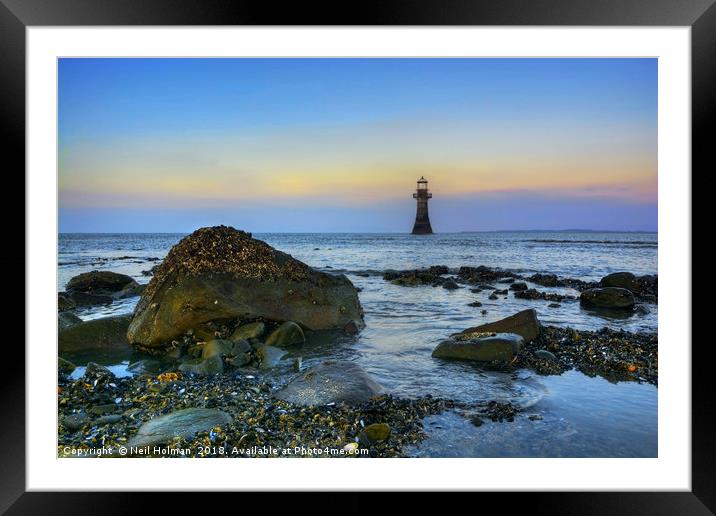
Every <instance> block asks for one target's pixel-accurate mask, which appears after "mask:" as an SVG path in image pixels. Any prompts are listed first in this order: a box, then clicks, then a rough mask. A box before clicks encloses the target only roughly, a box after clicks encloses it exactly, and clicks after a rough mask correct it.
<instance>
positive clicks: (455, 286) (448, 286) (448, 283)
mask: <svg viewBox="0 0 716 516" xmlns="http://www.w3.org/2000/svg"><path fill="white" fill-rule="evenodd" d="M443 288H444V289H447V290H455V289H458V288H460V285H458V284H457V283H456V282H455V280H451V279H449V280H447V281H445V282H444V283H443Z"/></svg>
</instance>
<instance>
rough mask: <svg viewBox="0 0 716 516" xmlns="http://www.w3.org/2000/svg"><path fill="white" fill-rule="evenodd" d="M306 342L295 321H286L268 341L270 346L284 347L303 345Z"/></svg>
mask: <svg viewBox="0 0 716 516" xmlns="http://www.w3.org/2000/svg"><path fill="white" fill-rule="evenodd" d="M305 341H306V337H305V335H304V334H303V330H302V329H301V327H300V326H299V325H298V324H296V323H295V322H293V321H286V322H285V323H283V324H282V325H281V326H279V327H278V328H276V329H275V330H274V331H273V332H272V333H271V335H269V336H268V338H267V339H266V344H267V345H269V346H276V347H283V346H293V345H296V344H302V343H304V342H305Z"/></svg>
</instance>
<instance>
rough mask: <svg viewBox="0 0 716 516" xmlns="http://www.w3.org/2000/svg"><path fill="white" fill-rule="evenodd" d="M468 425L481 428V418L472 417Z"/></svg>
mask: <svg viewBox="0 0 716 516" xmlns="http://www.w3.org/2000/svg"><path fill="white" fill-rule="evenodd" d="M470 423H472V424H473V425H475V426H482V424H483V421H482V418H481V417H480V416H472V417H471V418H470Z"/></svg>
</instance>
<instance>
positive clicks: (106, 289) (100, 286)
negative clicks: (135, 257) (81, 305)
mask: <svg viewBox="0 0 716 516" xmlns="http://www.w3.org/2000/svg"><path fill="white" fill-rule="evenodd" d="M136 285H137V282H136V281H134V279H132V277H131V276H127V275H126V274H118V273H116V272H112V271H91V272H83V273H82V274H80V275H78V276H75V277H73V278H71V279H70V281H68V282H67V291H68V292H85V293H90V292H92V293H99V294H111V293H114V292H119V291H120V290H123V289H125V288H127V287H129V286H136Z"/></svg>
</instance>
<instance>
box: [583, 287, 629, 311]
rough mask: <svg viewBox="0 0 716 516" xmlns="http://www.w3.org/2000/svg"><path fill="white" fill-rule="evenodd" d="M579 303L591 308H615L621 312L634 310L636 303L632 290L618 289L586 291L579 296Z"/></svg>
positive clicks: (607, 288)
mask: <svg viewBox="0 0 716 516" xmlns="http://www.w3.org/2000/svg"><path fill="white" fill-rule="evenodd" d="M579 301H580V303H581V304H582V305H584V306H586V307H589V308H615V309H619V310H632V309H633V308H634V302H635V301H634V294H632V292H631V290H627V289H625V288H617V287H604V288H592V289H589V290H585V291H584V292H582V294H581V295H580V296H579Z"/></svg>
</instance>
